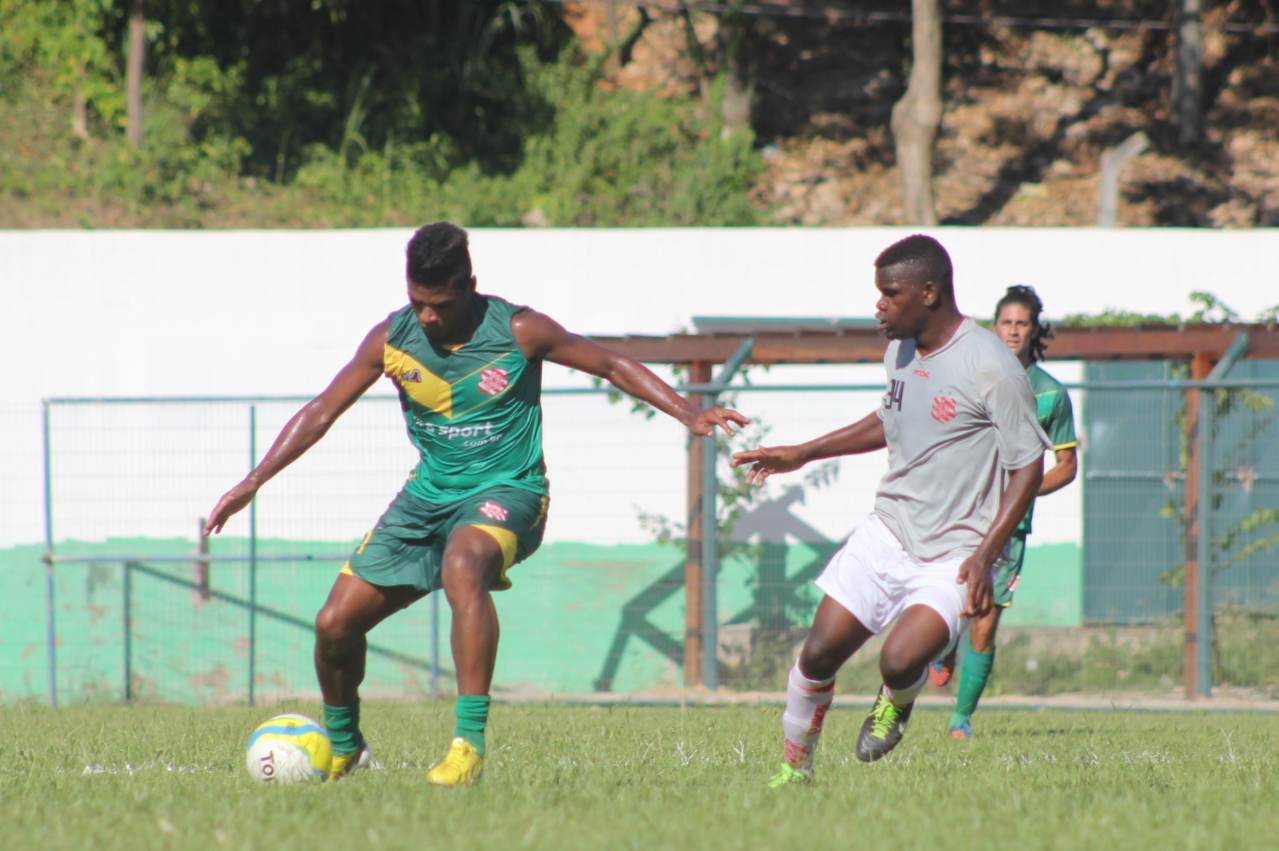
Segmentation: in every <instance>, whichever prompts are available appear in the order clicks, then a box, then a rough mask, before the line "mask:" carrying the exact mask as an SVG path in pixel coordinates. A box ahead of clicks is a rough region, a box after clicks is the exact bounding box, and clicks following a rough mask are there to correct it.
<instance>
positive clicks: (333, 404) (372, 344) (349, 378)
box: [204, 322, 387, 535]
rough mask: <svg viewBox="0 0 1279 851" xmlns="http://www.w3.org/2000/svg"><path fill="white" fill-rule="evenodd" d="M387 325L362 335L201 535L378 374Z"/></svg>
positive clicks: (297, 453) (244, 501) (321, 431)
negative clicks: (348, 358) (339, 367)
mask: <svg viewBox="0 0 1279 851" xmlns="http://www.w3.org/2000/svg"><path fill="white" fill-rule="evenodd" d="M386 329H387V323H386V322H382V323H381V324H379V325H378V326H377V327H375V328H374V329H373V330H372V331H370V332H369V333H368V336H366V337H365V338H364V342H362V343H360V348H359V350H358V351H357V352H356V353H355V357H353V358H352V359H351V362H350V363H348V364H347V365H346V366H344V367H342V370H341V371H340V372H338V374H337V376H335V377H334V379H333V380H332V381H331V382H329V386H328V387H326V388H324V392H323V393H321V394H320V395H319V396H316V397H315V398H314V399H312V400H311V401H310V402H307V403H306V405H304V406H303V407H302V409H301V410H300V411H298V412H297V413H296V414H294V415H293V418H292V419H290V420H289V421H288V423H287V424H286V425H285V426H284V428H283V429H282V430H281V431H280V434H279V436H278V437H276V439H275V443H273V444H271V448H270V449H269V450H267V453H266V455H265V456H263V458H262V461H261V462H260V463H259V464H258V465H257V466H256V467H254V468H253V471H252V472H250V473H249V475H247V476H245V477H244V480H243V481H241V482H240V483H239V484H238V485H236V486H235V487H233V488H231V490H229V491H227V492H226V493H225V494H223V495H222V498H221V499H220V500H218V504H217V505H215V506H214V507H213V511H211V512H210V513H209V520H208V522H207V523H205V524H204V534H206V535H208V534H211V533H216V532H221V531H222V526H223V525H224V524H225V523H226V522H227V520H229V519H231V516H232V515H233V514H235V513H236V512H238V511H240V510H242V509H243V508H244V507H245V506H246V505H248V504H249V503H250V502H252V501H253V497H254V496H256V495H257V492H258V488H260V487H262V485H264V484H266V483H267V481H268V480H270V479H271V477H273V476H274V475H275V474H276V473H278V472H280V471H281V470H283V469H284V468H285V467H287V466H289V465H290V464H292V463H293V462H294V461H296V460H297V459H298V458H299V457H301V455H302V453H304V452H306V451H307V450H308V449H310V448H311V447H312V446H314V445H315V444H316V442H317V441H318V440H319V439H320V438H321V437H324V435H325V433H326V432H327V431H328V430H329V427H330V426H331V425H333V423H334V422H335V421H336V420H337V418H338V417H340V416H341V415H342V413H343V412H344V411H346V409H347V408H349V407H351V405H353V404H355V400H356V399H359V398H360V397H361V396H363V395H364V392H365V391H366V390H368V389H369V388H370V387H372V386H373V384H374V382H376V381H377V380H378V378H379V377H381V375H382V350H383V348H384V347H385V346H386Z"/></svg>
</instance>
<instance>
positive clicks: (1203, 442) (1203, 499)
mask: <svg viewBox="0 0 1279 851" xmlns="http://www.w3.org/2000/svg"><path fill="white" fill-rule="evenodd" d="M1247 351H1248V332H1246V331H1241V332H1239V333H1238V334H1236V335H1235V341H1234V343H1233V344H1232V345H1231V346H1230V349H1229V350H1228V351H1227V352H1226V354H1225V356H1224V357H1222V359H1221V360H1219V361H1217V365H1216V366H1214V367H1213V368H1212V371H1211V372H1209V373H1208V376H1207V378H1206V379H1205V380H1207V381H1219V380H1221V379H1223V378H1225V377H1226V375H1227V374H1228V373H1229V372H1230V370H1231V369H1232V368H1233V367H1234V365H1235V364H1236V363H1238V361H1239V358H1241V357H1243V355H1244V354H1245V353H1246V352H1247ZM1216 392H1217V391H1216V390H1215V389H1205V390H1202V391H1200V396H1199V410H1198V412H1197V414H1198V423H1197V426H1196V429H1197V431H1198V435H1199V453H1198V457H1197V458H1196V459H1195V460H1196V461H1197V462H1198V465H1199V469H1198V473H1199V482H1198V486H1199V499H1198V503H1199V534H1198V535H1197V536H1196V538H1195V560H1196V561H1197V562H1198V563H1199V571H1198V575H1197V576H1196V577H1195V580H1196V583H1197V588H1196V590H1197V592H1198V593H1197V594H1196V597H1197V598H1198V602H1199V605H1198V609H1197V611H1196V612H1195V615H1196V617H1195V620H1196V625H1195V630H1196V632H1197V633H1198V636H1199V641H1198V642H1197V644H1196V646H1195V690H1196V691H1197V692H1198V694H1200V695H1202V696H1203V697H1212V566H1213V557H1212V466H1213V460H1212V459H1213V449H1214V448H1215V446H1216V442H1215V441H1214V440H1213V437H1212V419H1213V412H1214V411H1215V410H1216V407H1217V405H1216Z"/></svg>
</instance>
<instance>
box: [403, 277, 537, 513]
mask: <svg viewBox="0 0 1279 851" xmlns="http://www.w3.org/2000/svg"><path fill="white" fill-rule="evenodd" d="M475 300H476V306H477V309H478V310H479V312H480V315H481V319H480V324H479V327H478V328H476V330H475V334H474V336H473V337H472V338H471V339H470V340H468V341H467V342H465V343H463V344H462V345H460V346H455V347H447V346H443V345H441V344H440V343H438V342H435V341H433V340H431V339H430V338H429V337H427V336H426V332H425V331H423V330H422V325H421V323H419V322H418V319H417V315H416V314H415V313H414V312H413V308H412V307H411V306H410V307H404V308H403V309H401V310H398V311H396V312H395V313H392V314H391V315H390V317H389V320H390V327H389V328H388V329H387V339H386V349H385V351H384V354H383V370H384V371H385V373H386V375H387V376H388V377H389V378H390V379H391V380H392V381H394V382H395V386H396V388H397V389H398V390H399V393H400V407H401V409H402V410H403V412H404V421H405V424H406V425H407V426H408V433H409V439H410V440H411V441H412V442H413V445H414V446H416V447H417V450H418V452H419V453H420V454H421V460H420V461H419V462H418V465H417V468H416V470H415V471H414V473H413V475H412V476H411V477H410V478H409V481H408V483H407V484H406V485H405V490H407V491H408V492H409V493H411V494H413V495H414V496H416V497H418V498H419V499H423V500H425V501H427V502H432V503H439V502H449V501H453V500H458V499H465V498H466V497H468V496H471V495H473V494H475V493H476V492H478V491H480V490H483V489H485V488H490V487H493V486H496V485H509V486H512V487H516V488H520V489H522V490H527V491H530V492H532V493H539V494H545V493H547V491H548V483H547V480H546V464H545V462H544V460H543V457H542V409H541V395H542V364H541V361H530V360H528V359H526V358H525V357H524V354H523V352H521V351H520V347H519V343H518V342H516V340H515V335H514V333H513V332H512V331H511V318H512V317H514V316H515V314H517V313H519V312H520V311H521V310H525V309H526V308H524V307H519V306H517V305H513V304H510V303H508V302H506V301H503V300H502V299H500V298H496V297H493V296H481V295H476V296H475Z"/></svg>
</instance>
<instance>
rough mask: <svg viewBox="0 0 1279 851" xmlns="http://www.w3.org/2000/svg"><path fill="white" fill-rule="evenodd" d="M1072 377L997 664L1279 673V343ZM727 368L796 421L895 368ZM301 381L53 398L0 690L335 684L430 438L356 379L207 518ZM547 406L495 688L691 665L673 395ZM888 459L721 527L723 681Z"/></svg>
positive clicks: (409, 665)
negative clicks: (370, 557) (37, 514)
mask: <svg viewBox="0 0 1279 851" xmlns="http://www.w3.org/2000/svg"><path fill="white" fill-rule="evenodd" d="M1050 369H1051V366H1050ZM1072 387H1073V392H1072V396H1073V399H1074V402H1075V413H1076V428H1077V429H1078V431H1079V433H1080V437H1081V468H1080V469H1081V474H1080V477H1079V480H1078V481H1077V482H1076V483H1075V484H1073V485H1071V486H1070V487H1069V488H1067V489H1066V490H1064V491H1062V492H1061V494H1060V495H1054V496H1052V497H1048V498H1045V499H1044V500H1042V501H1041V503H1040V504H1039V506H1038V508H1037V510H1036V517H1035V525H1036V531H1035V533H1034V535H1032V538H1031V541H1030V543H1031V547H1030V550H1029V555H1028V558H1027V565H1026V569H1025V573H1024V577H1023V581H1022V585H1021V586H1020V588H1019V590H1018V597H1017V600H1016V604H1015V605H1014V606H1013V608H1012V609H1010V610H1009V612H1008V613H1007V614H1006V616H1005V617H1004V619H1003V621H1002V625H1001V628H1000V637H999V648H1000V649H999V660H998V662H997V664H996V674H995V679H994V680H993V690H994V691H995V693H999V692H1004V693H1026V694H1045V693H1056V692H1078V691H1092V692H1098V691H1101V692H1127V691H1142V692H1160V693H1166V692H1175V693H1181V690H1182V684H1183V683H1184V682H1186V673H1187V670H1188V669H1190V668H1192V667H1193V670H1194V677H1196V678H1199V679H1195V683H1196V688H1198V689H1199V690H1200V691H1206V690H1208V689H1209V688H1212V687H1215V688H1216V689H1217V690H1218V691H1220V690H1221V689H1223V688H1225V689H1245V690H1248V691H1249V692H1251V693H1263V694H1270V693H1271V690H1272V689H1275V687H1276V686H1279V660H1277V659H1276V658H1275V652H1274V651H1273V649H1272V648H1273V647H1274V646H1276V642H1275V641H1274V639H1275V638H1277V637H1279V569H1277V568H1276V564H1275V559H1274V558H1273V553H1272V551H1271V550H1270V549H1269V547H1270V545H1271V544H1272V543H1275V542H1276V541H1279V450H1276V449H1275V448H1274V447H1275V446H1276V444H1277V442H1279V440H1277V438H1279V434H1276V433H1275V432H1274V429H1275V428H1276V426H1275V424H1274V420H1275V418H1276V412H1275V410H1274V400H1275V398H1276V397H1279V371H1276V370H1275V369H1274V368H1273V367H1272V366H1271V365H1270V364H1269V363H1268V362H1251V361H1244V362H1241V363H1240V364H1239V365H1238V366H1237V367H1235V369H1234V371H1233V372H1232V373H1231V376H1230V380H1229V381H1225V380H1214V381H1213V382H1211V383H1205V382H1189V381H1186V380H1184V378H1183V377H1182V376H1180V375H1179V374H1178V373H1177V372H1176V371H1175V369H1174V367H1172V366H1169V365H1166V364H1163V363H1140V364H1105V365H1100V366H1098V365H1093V366H1089V367H1087V368H1086V371H1085V374H1084V380H1083V381H1082V382H1077V383H1075V384H1073V385H1072ZM733 392H734V393H735V394H736V404H737V406H738V407H739V408H740V409H742V410H743V411H745V412H747V413H748V414H751V415H753V416H755V417H756V418H757V420H758V421H760V422H763V423H767V424H768V426H769V427H770V429H771V431H769V432H767V433H762V432H761V431H760V430H759V429H758V428H756V429H753V430H751V431H750V432H748V434H747V435H746V436H745V437H744V438H743V439H745V440H758V439H760V438H763V439H764V440H765V441H767V442H779V443H781V442H793V441H796V440H802V439H806V438H808V437H811V436H815V435H817V434H821V433H825V432H826V431H829V430H831V429H833V428H836V427H839V426H840V425H843V424H846V423H847V422H850V421H851V420H852V419H854V418H856V417H858V416H861V415H862V414H864V413H865V412H866V411H869V410H871V409H872V408H873V407H874V406H875V405H876V404H878V403H879V397H880V394H881V392H882V387H881V386H880V385H878V384H874V385H870V384H845V385H837V384H828V385H823V386H820V387H819V386H805V387H798V386H793V385H783V386H758V385H757V386H752V387H735V388H733ZM300 401H301V400H298V399H288V398H271V399H238V400H237V399H202V400H171V399H169V400H166V399H134V400H125V399H102V400H85V399H79V400H67V399H63V400H57V399H53V400H48V401H47V402H46V403H45V405H44V409H43V421H42V431H43V441H44V453H43V456H42V462H43V478H44V484H45V488H44V505H43V515H44V522H45V542H44V544H43V546H36V545H31V546H25V545H24V546H16V547H13V548H10V549H8V550H0V570H3V571H4V573H5V575H6V576H7V577H8V581H7V582H6V589H7V591H6V594H5V598H6V599H4V600H0V622H3V624H4V626H3V628H2V630H3V631H0V643H2V644H4V645H7V648H8V652H6V653H5V654H4V656H3V658H2V659H0V698H3V699H5V700H11V699H15V698H37V699H47V700H49V701H51V702H62V703H65V702H74V701H80V700H86V699H112V700H114V699H122V698H123V699H133V700H165V701H176V702H199V703H217V702H242V701H246V700H247V701H249V702H254V701H263V700H275V699H278V698H281V697H285V696H295V695H314V694H315V693H316V687H315V685H314V680H313V674H312V668H311V648H312V639H313V633H312V626H311V624H312V618H313V617H314V613H315V612H316V611H317V610H318V609H319V607H320V606H321V605H322V603H323V601H324V597H325V595H326V593H327V591H328V588H329V587H330V585H331V584H332V579H333V577H334V574H335V573H336V570H337V568H338V566H339V564H340V563H341V562H342V561H343V560H344V559H345V558H346V557H347V555H348V554H349V552H350V550H351V548H352V546H353V545H354V543H355V542H357V541H358V540H359V538H360V537H361V536H362V534H363V532H364V530H365V529H366V528H367V527H368V526H369V525H370V524H371V522H372V521H373V520H374V519H375V518H376V517H377V516H378V515H379V514H380V513H381V511H382V509H383V508H384V506H385V504H386V503H387V501H388V500H389V498H390V497H391V496H392V495H393V494H394V493H395V492H396V490H397V489H398V488H399V486H400V485H401V483H402V482H403V479H404V477H405V474H406V472H407V471H408V470H409V469H411V467H412V465H413V462H414V455H413V450H412V448H411V447H410V446H409V444H408V442H407V441H406V440H405V439H404V435H403V422H402V419H401V417H400V413H399V410H398V405H397V403H396V402H395V400H393V399H385V398H383V399H379V398H369V399H366V400H363V401H361V402H360V403H359V404H357V405H356V406H355V407H353V408H352V409H351V410H350V411H349V412H348V413H347V414H346V415H345V416H344V417H343V419H342V421H341V422H339V424H338V425H337V426H336V427H335V428H334V429H333V431H332V432H331V433H330V434H329V435H328V436H326V438H325V440H324V441H322V442H321V443H320V444H319V445H317V446H316V447H315V448H314V449H313V450H312V451H311V452H309V453H308V454H307V455H306V456H304V457H303V458H302V459H301V460H299V461H298V462H297V463H295V464H294V465H293V466H292V467H290V468H289V469H288V470H287V471H286V472H284V473H283V474H281V475H280V476H279V477H277V479H276V480H274V481H272V482H271V483H269V484H268V485H267V486H266V487H265V488H264V489H263V490H262V492H261V493H260V495H259V498H258V499H257V500H256V501H255V503H254V505H253V507H251V508H250V509H248V510H246V512H245V515H244V516H243V517H241V518H238V519H237V520H236V521H234V522H233V523H232V524H229V526H228V529H227V531H226V532H225V533H224V535H223V536H220V537H215V538H214V539H212V540H211V541H209V542H205V543H202V542H201V539H200V536H199V534H198V532H197V530H198V527H199V524H200V522H201V518H203V517H204V516H205V513H206V512H207V510H208V509H209V508H210V507H211V506H212V504H213V503H214V502H215V501H216V498H217V496H218V495H219V494H221V493H222V492H223V491H224V490H226V489H227V488H228V487H229V486H230V485H232V484H234V483H235V481H237V480H238V479H239V478H240V477H242V476H243V474H244V473H245V472H246V471H247V470H248V469H249V468H250V467H251V466H252V464H253V463H255V462H256V460H257V459H258V458H260V456H261V454H262V453H263V451H264V450H265V447H266V446H268V445H269V443H270V441H271V440H272V439H273V438H274V436H275V434H276V433H277V432H278V431H279V429H280V427H281V426H282V425H283V424H284V422H285V421H287V419H288V417H289V416H291V415H292V413H293V412H294V411H295V410H296V408H297V407H298V404H299V402H300ZM1199 401H1202V402H1203V404H1202V405H1201V406H1200V407H1199V410H1200V411H1202V412H1203V415H1202V417H1196V416H1195V415H1194V408H1195V404H1196V403H1197V402H1199ZM1188 403H1189V408H1190V412H1191V418H1190V419H1191V420H1193V422H1191V421H1190V420H1188V417H1187V410H1188V407H1187V406H1188ZM544 410H545V418H546V429H545V430H546V435H547V457H548V465H549V467H550V470H551V479H552V482H553V487H552V513H551V518H552V519H551V523H550V525H549V527H548V542H547V543H546V544H544V545H543V547H542V549H541V550H539V552H538V553H537V554H535V555H534V556H533V557H532V558H531V559H529V560H528V561H527V562H525V563H523V564H521V565H520V566H519V567H517V568H515V569H514V571H513V576H514V578H515V589H514V590H512V591H511V592H509V593H506V594H501V595H497V604H498V608H499V613H500V616H501V618H502V623H503V641H502V648H501V652H500V653H499V664H498V671H497V676H496V678H495V690H497V691H536V692H555V693H565V692H588V691H596V690H613V691H631V690H638V689H652V688H661V687H673V686H678V685H681V684H682V683H683V676H682V670H681V664H682V661H683V641H684V637H685V625H684V611H683V608H684V594H683V591H684V552H683V549H682V548H681V547H680V546H678V545H670V544H668V545H663V544H660V543H657V542H655V541H654V539H653V530H654V529H661V528H665V529H666V530H667V531H673V532H674V533H675V537H676V538H678V537H679V533H680V528H681V526H680V524H683V523H684V522H686V520H687V517H688V515H687V510H686V509H687V506H686V504H685V498H686V497H685V494H686V491H685V483H686V482H687V480H688V473H687V469H686V464H687V460H686V459H687V449H688V440H687V438H686V436H685V434H684V432H683V430H682V429H681V428H680V427H679V426H678V424H675V423H673V422H671V421H669V420H667V419H666V418H663V417H657V418H655V419H652V420H646V419H644V418H643V417H642V416H637V415H636V414H635V413H633V412H632V411H630V410H629V407H628V405H625V404H621V405H619V404H613V403H611V402H610V400H609V399H608V398H607V397H606V396H605V394H603V393H602V392H591V391H586V390H571V391H563V392H556V391H551V390H548V391H547V392H546V394H545V398H544ZM1196 434H1198V435H1200V436H1201V437H1202V440H1201V441H1196V440H1195V435H1196ZM1049 463H1050V464H1051V461H1049ZM1196 465H1198V466H1196ZM882 468H883V459H882V454H880V455H879V456H866V457H862V458H856V459H844V460H843V461H842V463H841V464H840V465H839V466H838V467H837V468H836V467H831V468H827V469H825V470H823V471H822V472H823V473H824V474H825V475H823V476H808V477H805V476H803V475H796V476H794V477H792V478H791V480H789V481H788V480H786V477H778V478H775V479H773V480H772V481H771V482H770V489H769V490H768V491H767V492H766V493H765V494H764V495H763V496H761V497H760V498H759V499H758V500H757V501H755V502H752V503H749V504H747V506H746V508H745V510H744V512H742V514H741V516H740V518H739V519H738V520H737V522H736V524H735V525H734V527H733V529H732V532H731V534H729V535H723V536H722V537H725V538H729V539H731V540H721V541H719V542H718V546H717V547H713V549H714V551H715V552H716V553H722V554H723V555H722V558H721V559H720V564H719V567H718V569H717V570H715V571H713V572H712V575H713V577H714V581H713V582H712V583H710V584H709V586H708V587H709V588H710V589H711V591H712V592H713V599H712V603H713V605H712V607H711V608H710V609H709V611H710V612H712V613H713V615H714V617H713V623H714V625H715V626H714V631H713V633H712V637H713V642H712V645H711V646H713V648H714V659H715V661H716V663H717V665H718V669H717V671H716V677H717V680H718V682H717V683H716V684H717V685H718V686H720V687H722V688H739V689H742V688H750V689H761V688H762V689H779V688H781V687H783V686H784V680H785V671H786V668H787V666H788V665H789V662H790V660H791V659H792V658H793V653H794V650H795V646H796V644H797V642H799V641H801V640H802V638H803V635H804V633H805V629H806V626H807V624H808V622H809V620H810V618H811V616H812V612H813V610H814V608H815V606H816V603H817V600H818V596H817V592H816V591H815V589H814V588H813V586H812V584H811V580H812V579H813V578H814V577H815V576H816V574H817V573H818V572H820V570H821V568H822V567H823V566H824V564H825V561H826V560H827V559H828V558H829V556H830V554H831V553H832V552H834V550H835V549H837V548H838V546H840V544H841V543H842V540H843V538H844V537H845V536H846V535H847V533H848V532H850V531H851V529H852V528H853V526H854V525H855V524H856V522H857V520H858V519H859V518H861V517H863V516H865V514H866V513H868V512H869V511H870V508H871V506H872V504H873V499H874V490H875V485H876V482H877V480H878V476H879V473H880V472H881V471H882ZM712 472H713V474H714V475H715V477H716V480H717V481H718V482H719V487H720V488H721V489H722V488H724V487H727V486H728V484H729V483H730V482H731V477H732V474H731V473H730V471H729V470H728V468H727V466H726V464H725V463H724V459H723V456H722V455H721V456H720V459H719V463H718V465H717V466H716V467H715V469H714V470H713V471H712ZM1196 473H1198V475H1196ZM1196 479H1197V484H1196ZM1188 481H1189V482H1190V483H1191V485H1192V492H1190V493H1189V494H1188V491H1187V482H1188ZM1188 497H1189V502H1190V505H1189V506H1187V502H1188ZM1080 506H1082V510H1080ZM1196 506H1197V513H1196ZM1188 508H1189V509H1190V514H1191V515H1192V516H1191V518H1190V525H1189V526H1188V525H1187V509H1188ZM723 510H724V507H723V504H722V501H721V503H720V506H719V511H720V512H721V513H722V512H723ZM1188 535H1189V537H1188ZM1200 565H1202V566H1203V567H1202V570H1200V571H1199V573H1198V577H1200V578H1199V579H1198V580H1196V581H1195V583H1194V586H1193V591H1192V604H1193V602H1195V600H1207V601H1209V605H1207V606H1205V607H1204V608H1203V610H1202V612H1203V614H1202V616H1201V617H1197V616H1195V613H1194V612H1192V613H1191V614H1192V617H1191V618H1189V619H1188V618H1187V617H1186V589H1187V576H1188V575H1189V576H1190V577H1191V578H1192V579H1194V577H1195V568H1196V567H1198V566H1200ZM1188 568H1189V569H1188ZM434 596H436V595H432V597H434ZM1188 620H1189V621H1190V623H1189V625H1188ZM448 626H449V617H448V610H447V606H439V605H438V603H437V602H436V601H435V600H434V599H432V598H428V599H427V600H426V601H423V602H422V603H419V604H418V605H417V606H414V607H412V608H410V609H409V610H407V611H405V612H402V613H400V614H398V615H397V616H395V617H393V618H391V619H389V620H388V621H387V622H386V623H385V624H383V625H382V626H379V627H378V628H377V630H375V631H374V633H373V634H372V635H371V636H370V660H369V667H368V674H367V679H366V683H365V693H366V694H368V695H370V696H383V697H394V698H412V697H415V696H424V695H433V694H436V693H439V692H441V691H444V692H448V691H450V690H451V688H452V685H453V680H452V672H451V662H450V659H449V654H448V653H447V651H446V650H445V651H443V652H442V651H441V644H440V636H441V635H447V630H448ZM1200 636H1203V637H1204V638H1205V640H1203V641H1199V640H1198V639H1199V637H1200ZM1188 648H1189V650H1188ZM873 650H874V648H873V647H872V648H869V650H868V652H863V653H862V654H859V655H858V657H857V658H855V659H854V661H853V662H852V663H850V665H849V667H848V668H847V669H846V672H845V675H844V676H843V677H842V679H841V690H852V689H859V688H862V687H864V688H865V690H866V691H867V692H868V693H869V692H872V691H873V690H874V689H875V687H877V685H878V680H877V671H876V665H875V658H874V652H873ZM1188 653H1189V654H1190V655H1188ZM1203 679H1206V682H1204V681H1202V680H1203Z"/></svg>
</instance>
